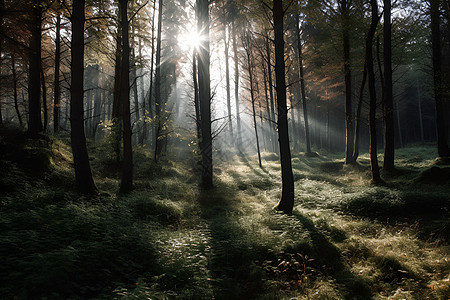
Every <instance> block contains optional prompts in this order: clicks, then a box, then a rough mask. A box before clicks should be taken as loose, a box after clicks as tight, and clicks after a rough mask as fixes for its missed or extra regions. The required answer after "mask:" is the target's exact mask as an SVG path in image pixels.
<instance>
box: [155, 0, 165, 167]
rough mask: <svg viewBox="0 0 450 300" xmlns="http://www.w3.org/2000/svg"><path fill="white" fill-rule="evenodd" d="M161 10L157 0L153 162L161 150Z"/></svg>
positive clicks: (160, 4)
mask: <svg viewBox="0 0 450 300" xmlns="http://www.w3.org/2000/svg"><path fill="white" fill-rule="evenodd" d="M162 10H163V0H159V10H158V30H157V34H158V38H157V41H156V62H155V65H156V66H155V67H156V68H155V69H156V70H155V123H156V125H155V126H156V127H155V155H154V160H155V162H156V161H158V160H159V156H160V154H161V150H162V143H161V142H162V139H161V129H162V128H161V127H162V124H161V122H162V112H163V110H162V107H161V106H162V102H161V41H162V38H161V34H162Z"/></svg>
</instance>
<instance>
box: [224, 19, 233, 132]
mask: <svg viewBox="0 0 450 300" xmlns="http://www.w3.org/2000/svg"><path fill="white" fill-rule="evenodd" d="M227 28H228V25H227V23H226V21H224V22H223V43H224V46H225V47H224V48H225V49H224V51H225V83H226V90H227V108H228V130H229V131H230V135H231V139H233V122H232V120H231V93H230V63H229V61H228V60H229V55H228V49H229V46H230V37H227Z"/></svg>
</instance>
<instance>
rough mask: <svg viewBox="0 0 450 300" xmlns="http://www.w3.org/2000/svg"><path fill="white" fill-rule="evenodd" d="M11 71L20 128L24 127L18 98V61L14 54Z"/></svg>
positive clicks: (12, 54) (12, 55)
mask: <svg viewBox="0 0 450 300" xmlns="http://www.w3.org/2000/svg"><path fill="white" fill-rule="evenodd" d="M11 69H12V77H13V78H12V79H13V93H14V108H15V110H16V114H17V119H18V120H19V125H20V127H23V122H22V116H21V115H20V111H19V100H18V96H17V81H18V80H17V74H16V59H15V56H14V53H11Z"/></svg>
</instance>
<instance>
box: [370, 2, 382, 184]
mask: <svg viewBox="0 0 450 300" xmlns="http://www.w3.org/2000/svg"><path fill="white" fill-rule="evenodd" d="M370 4H371V7H372V17H371V23H370V29H369V33H368V35H367V39H366V57H367V60H366V64H367V74H368V77H369V96H370V110H369V131H370V168H371V171H372V181H373V182H374V183H379V182H381V178H380V169H379V167H378V158H377V128H376V109H377V95H376V88H375V72H374V67H373V54H372V51H373V50H372V46H373V37H374V35H375V31H376V28H377V24H378V5H377V1H376V0H370Z"/></svg>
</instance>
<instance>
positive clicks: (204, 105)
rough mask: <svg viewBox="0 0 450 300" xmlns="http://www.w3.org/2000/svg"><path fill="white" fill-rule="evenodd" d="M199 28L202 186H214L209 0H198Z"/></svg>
mask: <svg viewBox="0 0 450 300" xmlns="http://www.w3.org/2000/svg"><path fill="white" fill-rule="evenodd" d="M197 18H198V19H197V21H198V23H197V30H198V32H199V33H200V35H201V36H203V37H204V38H203V39H202V41H201V42H200V47H199V49H198V97H199V102H200V119H201V131H202V138H201V144H200V152H201V154H202V187H203V188H211V187H212V186H213V164H212V134H211V90H210V84H211V82H210V73H209V66H210V57H209V25H210V24H209V22H210V21H209V1H208V0H197Z"/></svg>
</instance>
